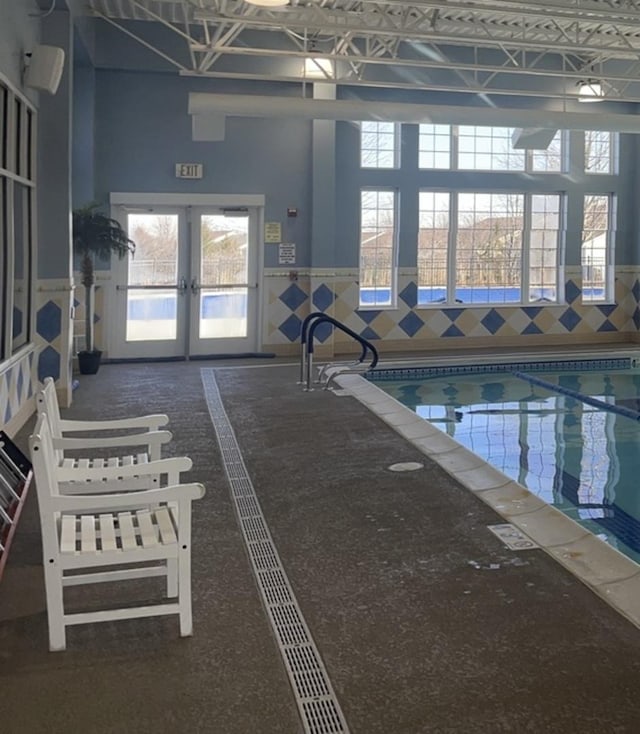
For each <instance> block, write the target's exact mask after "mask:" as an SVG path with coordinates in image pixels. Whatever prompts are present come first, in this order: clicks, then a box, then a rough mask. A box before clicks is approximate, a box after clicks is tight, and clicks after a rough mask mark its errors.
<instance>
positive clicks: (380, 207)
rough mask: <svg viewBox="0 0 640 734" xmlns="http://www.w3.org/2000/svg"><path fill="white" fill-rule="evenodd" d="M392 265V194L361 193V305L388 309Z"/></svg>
mask: <svg viewBox="0 0 640 734" xmlns="http://www.w3.org/2000/svg"><path fill="white" fill-rule="evenodd" d="M394 263H395V193H394V192H393V191H362V192H361V204H360V305H362V306H371V305H375V306H390V305H391V304H392V302H393V284H394Z"/></svg>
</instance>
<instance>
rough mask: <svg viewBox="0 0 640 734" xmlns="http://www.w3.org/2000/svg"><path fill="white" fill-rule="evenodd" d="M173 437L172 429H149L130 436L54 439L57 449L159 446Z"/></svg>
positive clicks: (54, 445)
mask: <svg viewBox="0 0 640 734" xmlns="http://www.w3.org/2000/svg"><path fill="white" fill-rule="evenodd" d="M172 438H173V436H172V434H171V431H147V432H146V433H134V434H130V435H129V436H104V437H103V438H94V437H92V438H84V437H82V438H70V437H66V436H63V437H62V438H54V439H53V447H54V448H55V449H62V450H64V449H102V448H105V449H106V448H112V447H118V446H159V445H160V444H164V443H169V441H171V439H172Z"/></svg>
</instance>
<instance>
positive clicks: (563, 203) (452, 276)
mask: <svg viewBox="0 0 640 734" xmlns="http://www.w3.org/2000/svg"><path fill="white" fill-rule="evenodd" d="M423 191H424V192H432V193H448V194H449V237H448V242H447V286H446V287H447V300H446V301H440V302H437V303H416V307H415V308H416V310H429V311H431V310H442V309H444V308H482V309H486V308H524V307H527V306H539V305H540V303H541V302H538V301H508V302H501V301H486V302H484V303H479V302H476V303H460V302H459V301H456V300H455V293H456V247H457V236H458V195H459V194H478V193H482V194H498V195H501V194H519V195H522V196H523V197H524V202H523V221H524V226H523V230H522V260H521V265H520V274H521V280H520V293H521V294H522V293H527V292H528V289H529V281H530V277H531V274H530V272H529V249H530V245H531V199H532V197H533V196H558V197H560V202H559V204H560V206H559V218H558V225H559V226H558V239H557V247H556V300H555V301H545V302H544V305H545V306H548V307H552V306H564V305H566V294H565V283H564V269H565V262H564V260H565V252H566V251H565V242H566V221H567V220H566V207H567V196H566V192H564V191H515V190H491V191H478V190H476V189H457V190H455V191H453V190H450V189H443V188H442V187H434V188H427V187H420V188H419V189H418V194H419V193H420V192H423ZM416 258H417V240H416ZM416 287H417V288H420V283H418V282H417V265H416ZM597 303H600V301H598V302H597Z"/></svg>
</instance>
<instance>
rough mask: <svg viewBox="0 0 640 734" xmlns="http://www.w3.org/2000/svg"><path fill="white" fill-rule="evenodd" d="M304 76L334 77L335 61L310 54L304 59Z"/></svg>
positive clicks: (316, 77) (315, 77) (317, 77)
mask: <svg viewBox="0 0 640 734" xmlns="http://www.w3.org/2000/svg"><path fill="white" fill-rule="evenodd" d="M303 73H304V76H305V77H307V78H309V77H312V78H314V79H332V78H333V61H332V60H331V59H316V58H314V57H313V56H308V57H307V58H306V59H305V60H304V71H303Z"/></svg>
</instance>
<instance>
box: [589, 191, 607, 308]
mask: <svg viewBox="0 0 640 734" xmlns="http://www.w3.org/2000/svg"><path fill="white" fill-rule="evenodd" d="M614 209H615V199H614V197H613V196H612V195H611V194H593V195H592V194H587V195H586V196H585V197H584V220H583V225H582V300H583V301H591V302H593V301H611V300H612V298H613V262H614V257H613V252H614V235H615V232H614V224H613V223H614V222H615V211H614Z"/></svg>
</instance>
